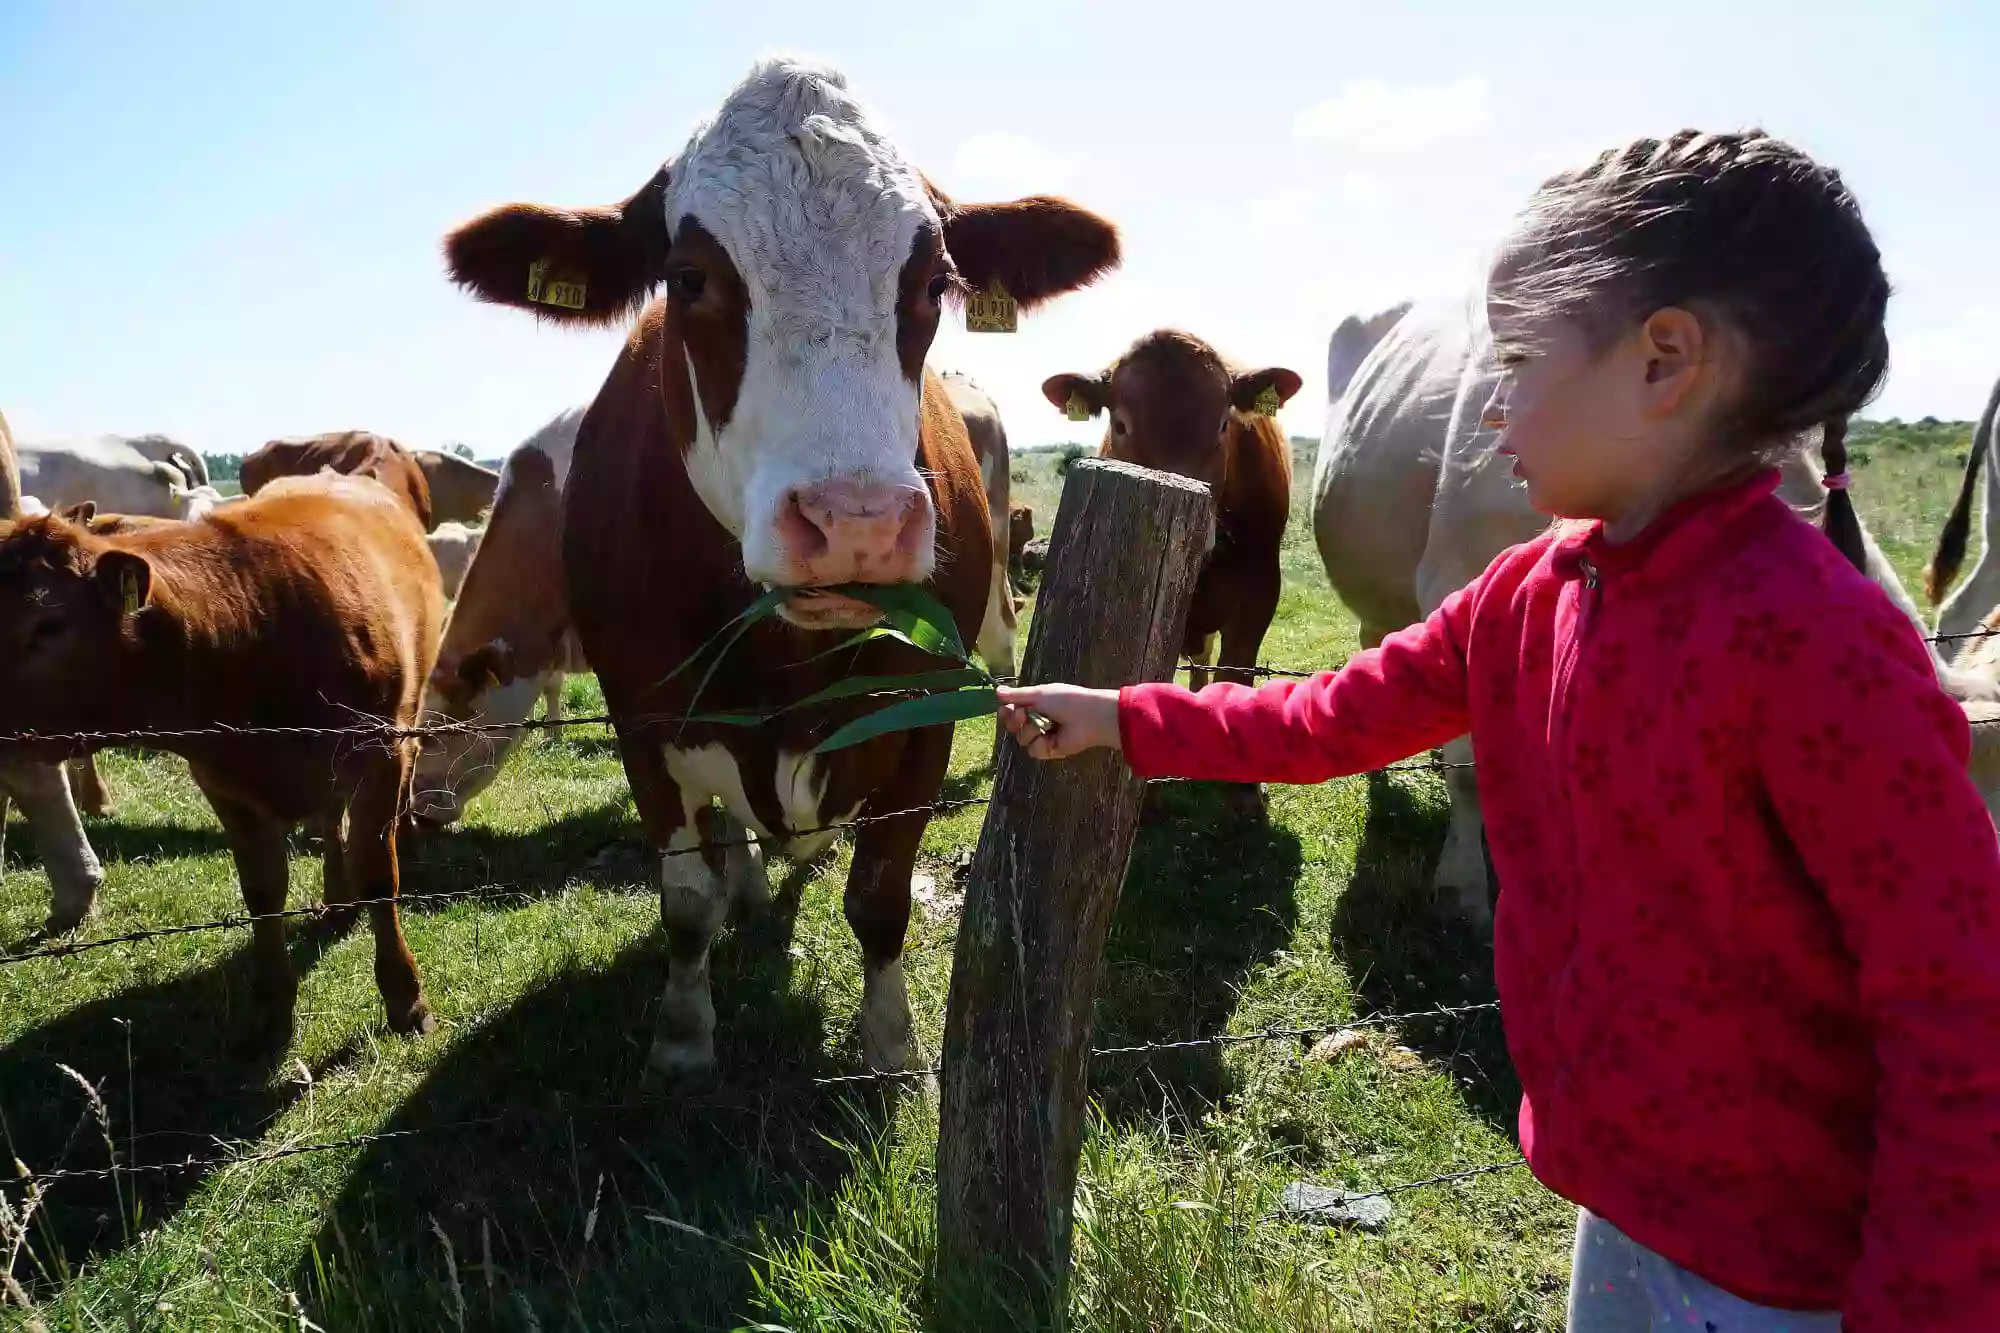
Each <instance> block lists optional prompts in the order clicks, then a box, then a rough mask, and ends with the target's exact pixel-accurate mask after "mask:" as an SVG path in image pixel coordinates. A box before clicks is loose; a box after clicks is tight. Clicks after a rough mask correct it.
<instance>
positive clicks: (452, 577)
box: [424, 523, 486, 598]
mask: <svg viewBox="0 0 2000 1333" xmlns="http://www.w3.org/2000/svg"><path fill="white" fill-rule="evenodd" d="M485 535H486V530H485V529H484V528H468V527H466V526H465V524H463V523H440V524H438V525H437V526H436V527H435V528H433V529H431V531H430V533H429V535H428V536H426V537H425V538H424V541H425V543H426V544H427V545H429V547H430V548H431V556H432V558H433V559H435V560H436V561H437V567H438V577H439V578H440V579H442V580H443V581H444V595H445V597H446V598H453V597H456V596H458V589H459V586H460V585H461V584H463V583H464V582H465V571H466V570H468V569H470V568H471V567H472V561H473V557H474V556H475V555H476V554H477V553H478V551H479V540H480V538H481V537H483V536H485Z"/></svg>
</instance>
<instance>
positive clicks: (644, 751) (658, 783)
mask: <svg viewBox="0 0 2000 1333" xmlns="http://www.w3.org/2000/svg"><path fill="white" fill-rule="evenodd" d="M618 752H619V755H620V756H621V757H622V758H623V759H624V761H625V778H626V781H627V782H629V783H631V785H632V800H633V803H634V804H635V805H637V806H638V808H639V822H640V824H641V825H642V826H643V827H644V828H645V831H646V841H647V843H648V844H649V845H650V846H652V847H653V848H654V849H655V850H656V851H658V852H659V854H660V924H661V925H662V926H663V927H664V928H665V929H666V932H667V984H666V989H665V990H663V991H662V992H661V993H660V1008H659V1013H658V1015H657V1017H656V1018H655V1019H654V1022H653V1046H652V1049H651V1050H650V1051H649V1052H648V1053H647V1056H646V1064H647V1066H648V1067H649V1068H650V1069H651V1070H652V1071H653V1073H655V1074H657V1075H659V1076H661V1077H663V1078H665V1079H667V1080H669V1081H677V1080H681V1079H686V1078H689V1077H693V1076H699V1075H703V1074H706V1073H708V1072H709V1071H710V1070H712V1069H714V1068H715V1002H714V1000H713V999H712V998H711V997H710V995H709V984H708V953H709V947H710V945H712V944H713V943H714V941H715V935H716V932H717V931H719V930H720V929H722V923H723V921H724V920H725V919H727V917H728V915H729V900H730V892H731V890H730V870H731V867H730V863H729V859H728V853H729V851H730V850H731V849H730V848H727V847H718V846H703V845H702V844H703V843H710V844H713V843H719V842H727V841H733V840H734V839H733V838H731V837H730V836H729V835H730V833H732V832H733V831H734V830H733V828H732V826H733V825H734V823H735V821H734V820H725V819H724V818H723V817H722V815H721V812H720V811H718V810H716V809H715V807H714V806H713V805H712V804H711V798H710V796H709V794H708V793H706V792H703V793H700V794H699V795H696V794H694V793H690V792H688V791H687V790H685V789H684V788H682V786H681V785H680V783H679V782H677V781H675V779H674V776H673V774H672V773H670V772H669V771H668V769H667V763H666V755H665V752H664V751H663V750H662V748H661V746H660V743H659V742H658V741H656V740H652V739H649V738H648V737H646V736H644V735H643V734H641V735H627V734H625V733H623V732H620V733H619V736H618Z"/></svg>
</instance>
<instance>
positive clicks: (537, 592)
mask: <svg viewBox="0 0 2000 1333" xmlns="http://www.w3.org/2000/svg"><path fill="white" fill-rule="evenodd" d="M582 424H583V409H582V408H580V407H575V408H571V409H569V410H568V411H566V412H563V413H561V414H559V415H558V416H557V417H556V418H555V419H554V420H552V421H550V422H549V423H548V424H547V425H545V426H543V427H542V428H541V429H540V430H538V431H536V432H535V433H534V434H533V435H530V436H529V437H528V438H527V439H526V440H524V441H522V442H521V444H520V445H519V446H518V447H516V448H515V450H514V452H513V453H511V454H509V455H508V456H507V461H506V463H504V464H503V465H502V466H501V469H500V488H499V490H498V491H497V492H495V494H494V497H493V510H492V514H491V515H490V517H488V519H487V521H486V529H485V535H484V536H482V537H481V538H480V539H479V544H478V548H477V550H476V552H475V553H474V555H473V557H472V564H471V566H470V567H469V568H468V569H467V570H466V571H465V578H464V582H463V583H462V584H461V585H460V586H459V589H458V600H457V601H456V602H455V603H454V604H453V606H452V608H451V618H450V619H449V620H447V621H445V626H444V645H443V646H442V647H441V648H440V649H439V650H438V658H437V666H436V667H435V668H434V669H433V670H432V671H431V678H430V683H429V684H428V685H427V686H426V687H425V690H424V715H425V721H426V722H430V723H438V722H479V723H484V724H487V725H489V726H494V727H495V728H496V729H495V730H492V731H470V732H460V733H454V734H447V735H442V736H430V737H427V738H425V741H424V748H423V752H422V753H421V754H420V755H418V757H417V772H416V782H415V790H414V792H413V793H412V801H411V808H412V810H413V812H414V813H415V815H416V818H417V821H418V823H419V824H423V825H430V826H436V825H442V824H450V823H453V822H455V821H456V820H457V819H458V818H459V817H460V816H461V815H463V814H464V813H465V806H466V803H467V802H468V801H470V800H471V799H472V798H473V797H475V796H477V795H478V794H479V793H480V792H482V791H484V790H486V788H487V787H488V786H490V785H491V784H492V782H493V779H494V778H495V777H496V776H498V775H499V772H500V769H501V768H502V766H504V765H505V764H506V762H507V760H508V759H509V758H510V757H512V755H513V753H514V751H515V750H516V749H517V748H518V747H519V746H520V743H521V738H522V736H523V734H524V733H523V732H522V731H521V730H520V729H519V728H518V727H517V726H516V725H515V724H517V723H521V722H525V721H527V719H528V715H529V714H530V713H532V712H533V711H534V708H535V700H536V699H538V698H539V699H541V700H542V701H543V704H544V706H545V708H546V710H547V713H548V717H549V720H550V721H552V722H553V721H557V720H559V719H560V718H561V716H562V687H563V678H564V676H565V674H567V673H569V672H575V671H583V670H586V669H587V668H586V667H585V665H584V663H583V660H582V652H581V650H580V649H579V648H578V646H577V642H576V632H575V631H574V630H573V629H572V628H571V626H570V619H569V595H568V592H567V590H566V589H565V588H564V586H563V573H562V493H563V482H564V481H565V480H566V479H567V478H568V476H569V462H570V455H571V453H572V452H573V451H574V450H575V448H576V432H577V427H578V426H580V425H582ZM432 535H433V536H435V535H436V534H435V533H433V534H432Z"/></svg>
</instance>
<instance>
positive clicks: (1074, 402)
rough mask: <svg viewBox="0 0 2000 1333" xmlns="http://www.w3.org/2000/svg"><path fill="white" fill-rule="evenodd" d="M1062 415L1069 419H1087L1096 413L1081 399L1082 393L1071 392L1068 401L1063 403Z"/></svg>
mask: <svg viewBox="0 0 2000 1333" xmlns="http://www.w3.org/2000/svg"><path fill="white" fill-rule="evenodd" d="M1063 415H1064V416H1066V417H1068V418H1069V419H1070V420H1071V421H1088V420H1090V419H1091V418H1092V417H1094V416H1096V415H1097V413H1096V412H1094V411H1092V410H1091V406H1090V404H1089V403H1086V402H1085V401H1083V395H1082V394H1080V393H1073V394H1071V395H1070V396H1069V402H1068V403H1066V404H1064V405H1063Z"/></svg>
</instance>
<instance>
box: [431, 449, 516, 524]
mask: <svg viewBox="0 0 2000 1333" xmlns="http://www.w3.org/2000/svg"><path fill="white" fill-rule="evenodd" d="M411 457H413V458H415V459H416V460H417V467H418V469H419V470H421V471H422V472H423V474H424V482H425V484H426V485H428V486H429V487H430V490H431V518H432V520H433V521H434V522H436V523H438V524H440V525H441V524H445V523H466V524H471V523H478V522H479V521H480V520H481V519H482V518H484V516H485V514H486V511H487V510H488V509H491V508H492V507H493V495H494V492H495V491H497V490H498V489H499V487H500V474H499V473H498V472H495V471H494V470H493V469H492V468H487V467H481V466H480V465H479V464H477V463H475V462H473V461H472V460H471V459H469V458H460V457H459V456H458V455H457V454H448V453H443V452H441V451H439V450H436V449H418V450H416V451H415V452H414V453H413V454H412V455H411Z"/></svg>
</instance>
